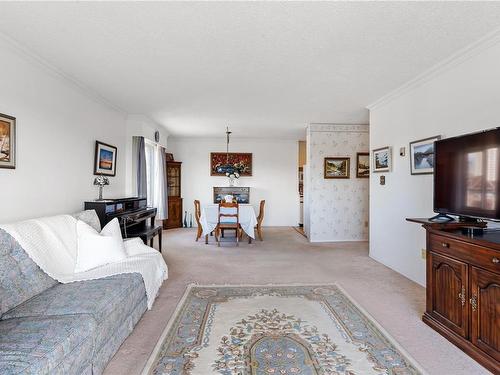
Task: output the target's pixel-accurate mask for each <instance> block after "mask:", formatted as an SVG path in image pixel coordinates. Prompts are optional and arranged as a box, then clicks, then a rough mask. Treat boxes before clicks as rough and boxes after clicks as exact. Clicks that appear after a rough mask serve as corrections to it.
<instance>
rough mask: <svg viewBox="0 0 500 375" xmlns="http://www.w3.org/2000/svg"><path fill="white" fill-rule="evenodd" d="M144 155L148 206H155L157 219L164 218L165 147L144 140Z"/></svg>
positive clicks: (165, 198) (165, 190) (165, 201)
mask: <svg viewBox="0 0 500 375" xmlns="http://www.w3.org/2000/svg"><path fill="white" fill-rule="evenodd" d="M145 155H146V181H147V189H146V190H147V199H148V206H151V207H156V208H157V210H158V212H157V214H156V219H157V220H165V219H166V218H167V216H168V209H167V188H166V165H165V164H166V161H165V149H164V148H163V147H161V146H160V145H158V144H156V143H153V142H150V141H148V140H146V144H145Z"/></svg>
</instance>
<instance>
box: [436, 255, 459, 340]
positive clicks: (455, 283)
mask: <svg viewBox="0 0 500 375" xmlns="http://www.w3.org/2000/svg"><path fill="white" fill-rule="evenodd" d="M427 261H428V262H429V264H428V266H429V271H430V275H429V277H430V288H431V301H430V311H429V313H430V314H431V315H432V316H433V317H434V318H435V319H436V320H438V321H439V322H440V323H442V324H444V325H445V326H446V327H448V328H449V329H451V330H452V331H454V332H455V333H457V334H459V335H460V336H463V337H465V338H467V336H468V331H467V328H468V312H467V306H466V302H467V290H468V285H467V264H466V263H463V262H460V261H458V260H455V259H452V258H448V257H446V256H443V255H440V254H437V253H435V252H433V251H430V252H429V258H428V260H427Z"/></svg>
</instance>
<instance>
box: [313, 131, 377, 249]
mask: <svg viewBox="0 0 500 375" xmlns="http://www.w3.org/2000/svg"><path fill="white" fill-rule="evenodd" d="M307 137H308V140H307V142H308V144H307V146H308V150H307V160H308V171H307V174H306V178H307V193H306V194H307V197H306V200H307V203H306V204H307V205H308V209H307V210H306V212H307V214H308V215H309V227H308V228H307V231H308V235H309V239H310V240H311V242H322V241H363V240H367V239H368V206H369V202H368V186H369V180H368V179H367V178H357V177H356V153H358V152H368V150H369V133H368V125H333V124H332V125H330V124H311V125H309V128H308V131H307ZM329 156H344V157H350V158H351V161H350V176H351V177H350V178H349V179H325V178H324V176H323V165H324V158H325V157H329Z"/></svg>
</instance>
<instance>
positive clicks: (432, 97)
mask: <svg viewBox="0 0 500 375" xmlns="http://www.w3.org/2000/svg"><path fill="white" fill-rule="evenodd" d="M498 39H499V38H497V42H496V44H493V45H491V40H489V41H488V43H489V45H488V46H486V45H483V44H478V45H477V46H476V47H475V48H474V49H472V50H471V49H469V50H467V55H457V60H455V61H453V62H451V61H450V64H449V65H448V66H447V67H445V66H442V67H441V69H440V72H439V73H436V71H434V72H433V74H432V76H425V75H424V76H422V80H420V81H418V82H415V83H414V84H413V85H412V86H413V87H412V88H411V89H406V90H404V91H403V93H402V94H401V95H399V96H392V97H391V98H390V100H388V101H386V102H382V103H381V104H380V105H377V106H375V107H374V108H371V111H370V148H371V149H375V148H378V147H382V146H393V148H394V152H393V154H394V167H393V171H392V172H390V173H385V174H384V175H385V176H386V185H385V186H381V185H379V183H378V179H379V174H372V176H371V179H370V192H371V197H370V256H371V257H372V258H374V259H376V260H378V261H379V262H381V263H383V264H385V265H387V266H389V267H391V268H393V269H394V270H396V271H398V272H400V273H402V274H403V275H405V276H407V277H408V278H410V279H412V280H414V281H416V282H418V283H420V284H422V285H424V281H425V261H424V260H423V259H421V256H420V249H422V248H425V233H424V230H423V229H422V228H421V227H420V226H419V225H417V224H412V223H408V222H406V221H405V218H406V217H430V216H431V215H433V212H432V209H433V207H432V204H433V203H432V194H433V193H432V190H433V177H432V175H421V176H412V175H410V162H409V157H408V156H406V157H400V156H399V152H398V150H399V147H402V146H404V147H406V149H407V150H408V147H409V145H408V144H409V142H411V141H414V140H418V139H422V138H427V137H431V136H435V135H441V136H443V137H450V136H455V135H459V134H465V133H469V132H473V131H478V130H481V129H488V128H493V127H497V126H500V116H499V104H500V43H498Z"/></svg>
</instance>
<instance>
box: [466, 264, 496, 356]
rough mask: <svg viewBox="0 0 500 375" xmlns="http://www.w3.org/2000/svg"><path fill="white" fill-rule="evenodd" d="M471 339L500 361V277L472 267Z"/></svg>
mask: <svg viewBox="0 0 500 375" xmlns="http://www.w3.org/2000/svg"><path fill="white" fill-rule="evenodd" d="M470 309H471V317H472V319H471V323H472V327H471V336H472V337H471V338H472V343H473V344H474V345H476V346H477V347H478V348H479V349H481V350H482V351H484V352H485V353H487V354H488V355H490V356H491V357H493V358H495V359H496V360H497V361H500V275H499V274H495V273H492V272H488V271H485V270H482V269H480V268H476V267H471V297H470Z"/></svg>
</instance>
